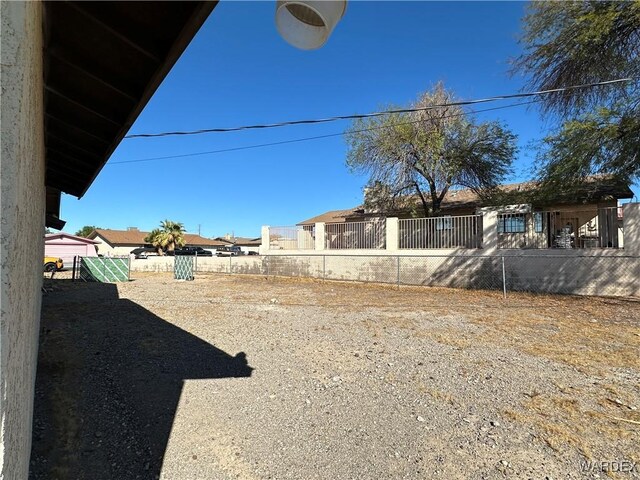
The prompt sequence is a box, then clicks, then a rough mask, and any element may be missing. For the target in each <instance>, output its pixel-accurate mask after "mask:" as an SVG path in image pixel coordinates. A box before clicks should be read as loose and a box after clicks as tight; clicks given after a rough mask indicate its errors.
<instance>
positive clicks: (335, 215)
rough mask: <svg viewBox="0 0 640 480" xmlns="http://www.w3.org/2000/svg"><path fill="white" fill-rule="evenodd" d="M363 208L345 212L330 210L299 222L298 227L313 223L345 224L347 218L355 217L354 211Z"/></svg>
mask: <svg viewBox="0 0 640 480" xmlns="http://www.w3.org/2000/svg"><path fill="white" fill-rule="evenodd" d="M362 208H363V207H354V208H347V209H346V210H331V211H329V212H325V213H323V214H321V215H316V216H315V217H311V218H309V219H307V220H304V221H302V222H299V223H298V225H312V224H314V223H321V222H324V223H342V222H345V221H346V219H347V217H350V216H352V215H356V211H357V210H359V209H362Z"/></svg>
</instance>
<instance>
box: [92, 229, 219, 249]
mask: <svg viewBox="0 0 640 480" xmlns="http://www.w3.org/2000/svg"><path fill="white" fill-rule="evenodd" d="M147 235H149V232H143V231H142V230H138V229H137V228H129V229H127V230H110V229H105V228H96V229H95V230H94V231H93V232H91V233H90V234H89V237H88V238H90V239H95V238H96V237H97V236H100V237H101V238H102V239H104V240H105V241H106V242H107V243H108V244H109V245H111V246H116V245H145V244H146V243H147V242H145V241H144V239H145V237H146V236H147ZM184 241H185V244H186V245H192V246H195V247H204V246H209V247H222V246H224V245H228V242H221V241H219V240H216V239H213V238H206V237H201V236H200V235H197V234H195V233H185V234H184Z"/></svg>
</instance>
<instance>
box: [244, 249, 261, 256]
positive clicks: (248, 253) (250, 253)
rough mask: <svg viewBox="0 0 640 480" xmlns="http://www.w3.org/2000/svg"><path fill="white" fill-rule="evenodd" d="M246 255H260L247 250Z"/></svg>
mask: <svg viewBox="0 0 640 480" xmlns="http://www.w3.org/2000/svg"><path fill="white" fill-rule="evenodd" d="M247 255H260V253H258V252H256V251H255V250H249V251H248V252H247Z"/></svg>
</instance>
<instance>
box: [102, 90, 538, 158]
mask: <svg viewBox="0 0 640 480" xmlns="http://www.w3.org/2000/svg"><path fill="white" fill-rule="evenodd" d="M539 101H540V100H531V101H529V102H520V103H512V104H510V105H502V106H500V107H492V108H485V109H482V110H472V111H470V112H461V113H454V114H451V115H445V116H443V117H441V118H442V119H445V118H453V117H459V116H462V115H468V114H474V113H483V112H490V111H493V110H502V109H506V108H513V107H520V106H523V105H530V104H532V103H537V102H539ZM423 121H424V120H414V121H411V122H401V123H394V124H392V125H384V126H381V127H370V128H363V129H361V130H354V131H353V132H351V133H362V132H369V131H372V130H382V129H385V128H391V127H396V126H400V125H412V124H414V123H420V122H423ZM344 134H345V132H340V133H329V134H326V135H316V136H313V137H303V138H295V139H292V140H282V141H279V142H270V143H258V144H255V145H245V146H241V147H231V148H223V149H219V150H209V151H206V152H192V153H182V154H179V155H166V156H163V157H150V158H136V159H133V160H121V161H119V162H109V163H107V165H118V164H123V163H141V162H153V161H157V160H169V159H172V158H186V157H197V156H201V155H214V154H217V153H227V152H237V151H240V150H250V149H254V148H262V147H273V146H275V145H286V144H288V143H298V142H307V141H310V140H320V139H322V138H330V137H340V136H342V135H344Z"/></svg>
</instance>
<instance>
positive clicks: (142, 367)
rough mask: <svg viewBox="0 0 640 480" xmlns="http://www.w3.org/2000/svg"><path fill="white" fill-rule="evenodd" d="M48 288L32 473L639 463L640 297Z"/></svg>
mask: <svg viewBox="0 0 640 480" xmlns="http://www.w3.org/2000/svg"><path fill="white" fill-rule="evenodd" d="M45 285H46V286H47V287H50V288H51V289H52V291H48V292H46V293H45V294H44V300H43V316H42V329H41V337H40V357H39V363H38V379H37V385H36V407H35V419H34V438H33V452H32V471H31V477H32V478H33V479H122V480H128V479H138V478H140V479H154V478H158V477H159V478H163V479H232V478H241V479H269V478H273V479H314V478H316V479H358V480H360V479H397V478H407V479H417V478H425V479H431V478H443V479H457V478H461V479H502V478H523V479H545V478H549V479H551V478H553V479H582V478H606V477H607V476H609V477H611V478H624V479H627V478H640V464H639V463H638V462H640V448H639V447H638V445H640V358H639V355H638V353H639V351H640V300H638V299H620V298H616V299H611V298H585V297H568V296H567V297H560V296H543V295H527V294H515V293H510V296H509V298H508V299H507V300H506V301H505V300H503V299H502V296H501V294H500V293H498V292H485V291H466V290H453V289H434V288H423V287H402V288H401V289H399V290H398V289H396V288H394V287H391V286H377V285H362V284H355V283H339V282H326V283H323V282H320V281H311V280H303V279H284V278H276V279H274V278H270V279H265V278H264V277H258V276H241V275H236V276H225V275H208V276H205V275H199V276H197V278H196V280H195V281H193V282H179V281H175V280H173V279H172V277H171V276H170V275H169V274H140V273H138V274H135V278H134V280H133V281H132V282H129V283H126V284H118V285H113V284H86V283H72V282H71V281H69V280H66V279H64V278H54V279H53V280H45ZM587 462H594V463H587ZM596 462H597V464H596ZM599 462H618V463H617V464H613V465H609V466H607V465H606V464H605V465H602V464H600V463H599ZM603 468H604V470H605V471H603ZM607 468H609V470H610V471H606V470H607ZM630 470H633V471H630Z"/></svg>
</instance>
